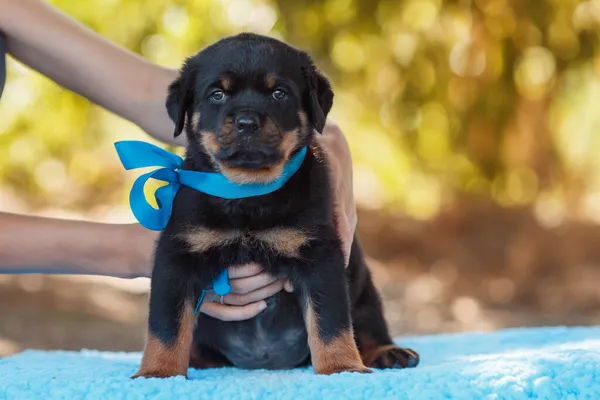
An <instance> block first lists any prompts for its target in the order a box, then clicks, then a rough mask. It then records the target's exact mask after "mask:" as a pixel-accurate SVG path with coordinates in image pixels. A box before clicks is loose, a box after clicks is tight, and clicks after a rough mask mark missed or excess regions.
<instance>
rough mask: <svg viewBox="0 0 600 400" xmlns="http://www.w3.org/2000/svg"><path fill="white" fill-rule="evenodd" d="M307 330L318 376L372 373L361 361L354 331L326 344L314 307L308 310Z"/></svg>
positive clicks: (311, 354)
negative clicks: (321, 336)
mask: <svg viewBox="0 0 600 400" xmlns="http://www.w3.org/2000/svg"><path fill="white" fill-rule="evenodd" d="M306 329H307V331H308V345H309V347H310V356H311V360H312V365H313V368H314V370H315V372H316V373H317V374H321V375H330V374H335V373H337V372H344V371H348V372H361V373H366V372H371V370H369V369H368V368H367V367H365V366H364V365H363V363H362V360H361V359H360V354H359V353H358V348H357V347H356V342H355V341H354V335H353V333H352V330H350V331H346V332H342V333H341V334H340V336H338V337H336V338H334V339H333V340H331V341H329V343H324V342H323V341H322V340H321V338H320V335H319V326H318V320H317V318H316V316H315V313H314V311H313V308H312V305H310V304H309V305H308V308H307V310H306Z"/></svg>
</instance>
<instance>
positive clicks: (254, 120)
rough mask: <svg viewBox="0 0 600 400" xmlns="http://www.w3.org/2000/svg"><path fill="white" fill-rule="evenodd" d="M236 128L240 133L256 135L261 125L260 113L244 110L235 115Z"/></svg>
mask: <svg viewBox="0 0 600 400" xmlns="http://www.w3.org/2000/svg"><path fill="white" fill-rule="evenodd" d="M234 121H235V130H236V131H237V133H238V134H239V135H254V134H256V133H257V132H258V131H259V129H260V127H261V123H260V115H258V113H257V112H255V111H252V110H243V111H240V112H238V113H237V115H236V116H235V119H234Z"/></svg>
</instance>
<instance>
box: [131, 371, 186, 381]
mask: <svg viewBox="0 0 600 400" xmlns="http://www.w3.org/2000/svg"><path fill="white" fill-rule="evenodd" d="M174 376H185V377H186V378H187V375H186V374H185V373H181V372H177V371H167V370H154V371H153V370H143V369H140V370H139V371H138V372H137V373H136V374H135V375H133V376H132V377H131V379H136V378H172V377H174Z"/></svg>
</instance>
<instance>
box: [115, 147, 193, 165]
mask: <svg viewBox="0 0 600 400" xmlns="http://www.w3.org/2000/svg"><path fill="white" fill-rule="evenodd" d="M115 150H116V151H117V154H118V155H119V159H120V160H121V164H123V167H125V169H127V170H130V169H136V168H144V167H167V168H171V169H177V168H179V167H180V166H181V164H182V163H183V159H182V158H181V157H179V156H178V155H177V154H173V153H171V152H168V151H167V150H165V149H162V148H160V147H158V146H155V145H153V144H150V143H146V142H140V141H137V140H123V141H120V142H116V143H115Z"/></svg>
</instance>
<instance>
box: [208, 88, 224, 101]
mask: <svg viewBox="0 0 600 400" xmlns="http://www.w3.org/2000/svg"><path fill="white" fill-rule="evenodd" d="M208 98H209V99H210V101H212V102H213V103H216V104H218V103H222V102H223V101H225V99H226V98H227V95H226V94H225V92H224V91H222V90H215V91H214V92H212V93H211V94H210V96H209V97H208Z"/></svg>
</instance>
